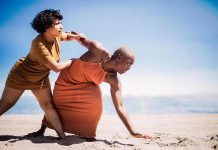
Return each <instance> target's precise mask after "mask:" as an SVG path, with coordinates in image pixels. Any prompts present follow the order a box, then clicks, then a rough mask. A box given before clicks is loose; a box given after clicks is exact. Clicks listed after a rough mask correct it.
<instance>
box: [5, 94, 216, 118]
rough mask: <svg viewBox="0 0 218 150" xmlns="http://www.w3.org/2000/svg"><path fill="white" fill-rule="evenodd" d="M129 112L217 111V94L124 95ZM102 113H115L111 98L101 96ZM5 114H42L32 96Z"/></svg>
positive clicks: (185, 112)
mask: <svg viewBox="0 0 218 150" xmlns="http://www.w3.org/2000/svg"><path fill="white" fill-rule="evenodd" d="M123 103H124V106H125V108H126V110H127V112H128V113H129V114H131V115H132V114H191V113H218V96H203V97H202V96H174V97H173V96H172V97H167V96H162V97H129V96H127V97H124V98H123ZM103 113H105V114H116V110H115V108H114V106H113V103H112V99H111V98H110V97H109V96H103ZM6 114H43V111H42V109H41V108H40V106H39V104H38V102H37V100H36V99H35V97H33V96H22V97H21V98H20V100H19V101H18V102H17V103H16V104H15V106H14V107H12V108H11V109H10V110H9V111H8V112H7V113H6Z"/></svg>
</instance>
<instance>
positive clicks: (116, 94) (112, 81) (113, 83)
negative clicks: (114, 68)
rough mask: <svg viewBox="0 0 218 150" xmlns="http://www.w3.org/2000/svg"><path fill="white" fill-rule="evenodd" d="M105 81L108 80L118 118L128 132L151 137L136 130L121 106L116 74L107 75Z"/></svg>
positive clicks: (133, 134) (139, 136)
mask: <svg viewBox="0 0 218 150" xmlns="http://www.w3.org/2000/svg"><path fill="white" fill-rule="evenodd" d="M106 80H107V81H106V82H109V84H110V85H111V91H110V92H111V97H112V100H113V104H114V106H115V109H116V111H117V114H118V115H119V117H120V119H121V120H122V122H123V123H124V125H125V126H126V128H127V129H128V131H129V133H130V134H131V135H132V136H134V137H135V138H151V137H150V136H148V135H142V134H140V133H138V132H136V131H135V130H134V128H133V126H132V124H131V122H130V119H129V116H128V114H127V112H126V110H125V108H124V106H123V102H122V98H121V84H120V82H119V80H118V78H117V77H116V76H114V77H112V78H111V77H108V78H107V79H106Z"/></svg>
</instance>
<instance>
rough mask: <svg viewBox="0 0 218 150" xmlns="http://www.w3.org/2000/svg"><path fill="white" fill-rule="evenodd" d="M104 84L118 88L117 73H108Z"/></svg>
mask: <svg viewBox="0 0 218 150" xmlns="http://www.w3.org/2000/svg"><path fill="white" fill-rule="evenodd" d="M105 82H107V83H108V84H110V85H111V86H118V85H119V79H118V77H117V72H112V71H111V72H108V73H107V75H106V77H105Z"/></svg>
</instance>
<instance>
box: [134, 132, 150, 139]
mask: <svg viewBox="0 0 218 150" xmlns="http://www.w3.org/2000/svg"><path fill="white" fill-rule="evenodd" d="M132 136H133V137H135V138H145V139H152V137H151V136H150V135H146V134H141V133H133V134H132Z"/></svg>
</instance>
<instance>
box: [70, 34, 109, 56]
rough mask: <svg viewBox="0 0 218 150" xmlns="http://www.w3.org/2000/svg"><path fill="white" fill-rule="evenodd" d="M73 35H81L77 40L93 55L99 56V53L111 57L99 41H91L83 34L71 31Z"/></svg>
mask: <svg viewBox="0 0 218 150" xmlns="http://www.w3.org/2000/svg"><path fill="white" fill-rule="evenodd" d="M71 34H73V35H79V38H77V39H76V40H77V41H78V42H80V43H81V45H83V46H84V47H86V48H87V49H88V50H90V51H91V52H92V53H93V54H99V53H102V52H103V53H105V54H106V55H109V51H108V50H107V49H106V48H105V47H104V46H103V45H102V44H101V43H100V42H98V41H95V40H91V39H89V38H87V37H86V36H85V35H83V34H82V33H77V32H74V31H71Z"/></svg>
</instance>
